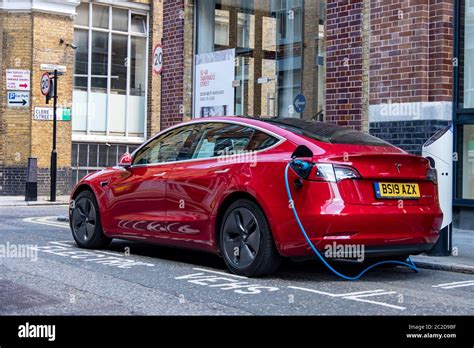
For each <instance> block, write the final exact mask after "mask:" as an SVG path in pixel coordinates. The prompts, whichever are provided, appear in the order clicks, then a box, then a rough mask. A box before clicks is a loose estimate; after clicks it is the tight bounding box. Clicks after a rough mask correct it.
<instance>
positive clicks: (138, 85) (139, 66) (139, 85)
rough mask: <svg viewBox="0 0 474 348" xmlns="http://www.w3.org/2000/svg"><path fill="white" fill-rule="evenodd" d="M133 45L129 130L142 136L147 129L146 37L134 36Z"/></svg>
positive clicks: (135, 134)
mask: <svg viewBox="0 0 474 348" xmlns="http://www.w3.org/2000/svg"><path fill="white" fill-rule="evenodd" d="M131 46H132V47H131V57H130V64H131V66H130V97H129V117H128V122H129V123H128V130H129V135H131V136H142V135H143V133H144V129H145V88H146V78H145V77H146V52H147V50H146V39H145V38H141V37H132V38H131Z"/></svg>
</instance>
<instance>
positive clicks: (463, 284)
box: [433, 279, 474, 289]
mask: <svg viewBox="0 0 474 348" xmlns="http://www.w3.org/2000/svg"><path fill="white" fill-rule="evenodd" d="M466 286H474V279H473V280H464V281H460V282H452V283H444V284H438V285H433V288H441V289H454V288H461V287H466Z"/></svg>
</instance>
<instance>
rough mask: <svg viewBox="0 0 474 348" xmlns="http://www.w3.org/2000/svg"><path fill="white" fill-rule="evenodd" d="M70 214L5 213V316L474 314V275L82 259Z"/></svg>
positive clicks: (1, 298)
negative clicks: (254, 273) (249, 273)
mask: <svg viewBox="0 0 474 348" xmlns="http://www.w3.org/2000/svg"><path fill="white" fill-rule="evenodd" d="M67 209H68V208H67V206H52V207H50V206H24V207H0V231H1V234H0V236H1V239H0V251H2V250H3V253H5V252H6V251H7V250H9V252H10V254H8V255H3V257H2V255H1V253H0V315H94V314H97V315H157V314H158V315H226V316H227V315H298V316H300V315H350V316H354V315H390V316H391V315H408V316H418V315H436V316H451V315H473V314H474V296H473V295H474V275H472V274H463V273H457V272H446V271H443V270H433V269H422V270H420V272H419V273H415V272H413V271H412V270H410V269H407V268H405V267H395V268H392V269H386V268H380V269H374V270H372V271H370V272H368V273H367V274H365V275H364V277H362V279H360V280H359V281H356V282H347V281H343V280H341V279H339V278H338V277H336V276H335V275H334V274H332V273H331V272H329V271H328V270H327V269H326V268H325V267H324V266H323V265H321V263H320V262H316V261H309V262H303V263H300V262H292V261H290V260H285V262H284V263H283V265H282V266H281V267H280V269H279V270H278V271H277V272H276V273H275V274H273V275H272V276H269V277H265V278H257V279H254V278H251V279H249V278H245V277H240V276H236V275H233V274H230V273H229V272H228V270H227V269H226V267H225V265H224V262H223V260H222V259H221V258H219V257H217V256H215V255H209V254H204V253H199V252H195V251H191V250H183V249H175V248H166V247H162V246H156V245H146V244H144V243H139V242H129V241H122V240H114V241H113V242H112V245H111V246H110V247H108V248H107V249H105V250H83V249H79V248H78V247H77V246H76V244H75V243H74V240H73V239H72V236H71V232H70V229H69V226H68V224H67V223H66V222H62V221H58V219H57V217H58V216H66V215H67ZM2 246H3V247H2ZM27 246H28V248H26V249H23V250H29V251H30V252H29V254H28V253H27V252H24V253H23V254H20V252H19V251H20V250H21V247H27ZM15 248H16V249H15ZM463 249H464V248H463ZM15 250H17V254H14V253H13V252H14V251H15ZM335 267H336V268H337V269H338V270H339V271H341V272H342V273H345V274H349V275H354V274H357V273H358V272H360V266H356V265H350V264H344V263H338V264H335Z"/></svg>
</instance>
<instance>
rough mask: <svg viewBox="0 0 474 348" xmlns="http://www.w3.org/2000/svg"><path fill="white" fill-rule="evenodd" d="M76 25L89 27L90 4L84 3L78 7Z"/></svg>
mask: <svg viewBox="0 0 474 348" xmlns="http://www.w3.org/2000/svg"><path fill="white" fill-rule="evenodd" d="M74 24H76V25H83V26H85V27H88V26H89V3H86V2H83V3H81V4H80V5H79V6H77V16H76V20H75V21H74Z"/></svg>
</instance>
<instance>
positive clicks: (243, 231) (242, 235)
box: [223, 208, 261, 269]
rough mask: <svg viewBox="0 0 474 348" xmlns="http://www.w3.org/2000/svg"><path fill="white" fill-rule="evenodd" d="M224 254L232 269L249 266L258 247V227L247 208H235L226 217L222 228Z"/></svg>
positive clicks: (255, 219) (253, 216)
mask: <svg viewBox="0 0 474 348" xmlns="http://www.w3.org/2000/svg"><path fill="white" fill-rule="evenodd" d="M223 237H224V238H223V241H224V243H223V244H224V253H225V254H226V256H227V259H228V260H229V261H230V262H231V263H232V264H233V266H234V267H236V268H239V269H243V268H246V267H248V266H250V265H251V264H252V263H253V262H254V260H255V258H256V257H257V254H258V249H259V246H260V238H261V233H260V226H259V224H258V221H257V218H256V217H255V215H254V214H253V213H252V212H251V211H250V210H249V209H247V208H236V209H234V210H233V211H232V212H231V213H230V214H229V215H228V216H227V219H226V221H225V223H224V228H223Z"/></svg>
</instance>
